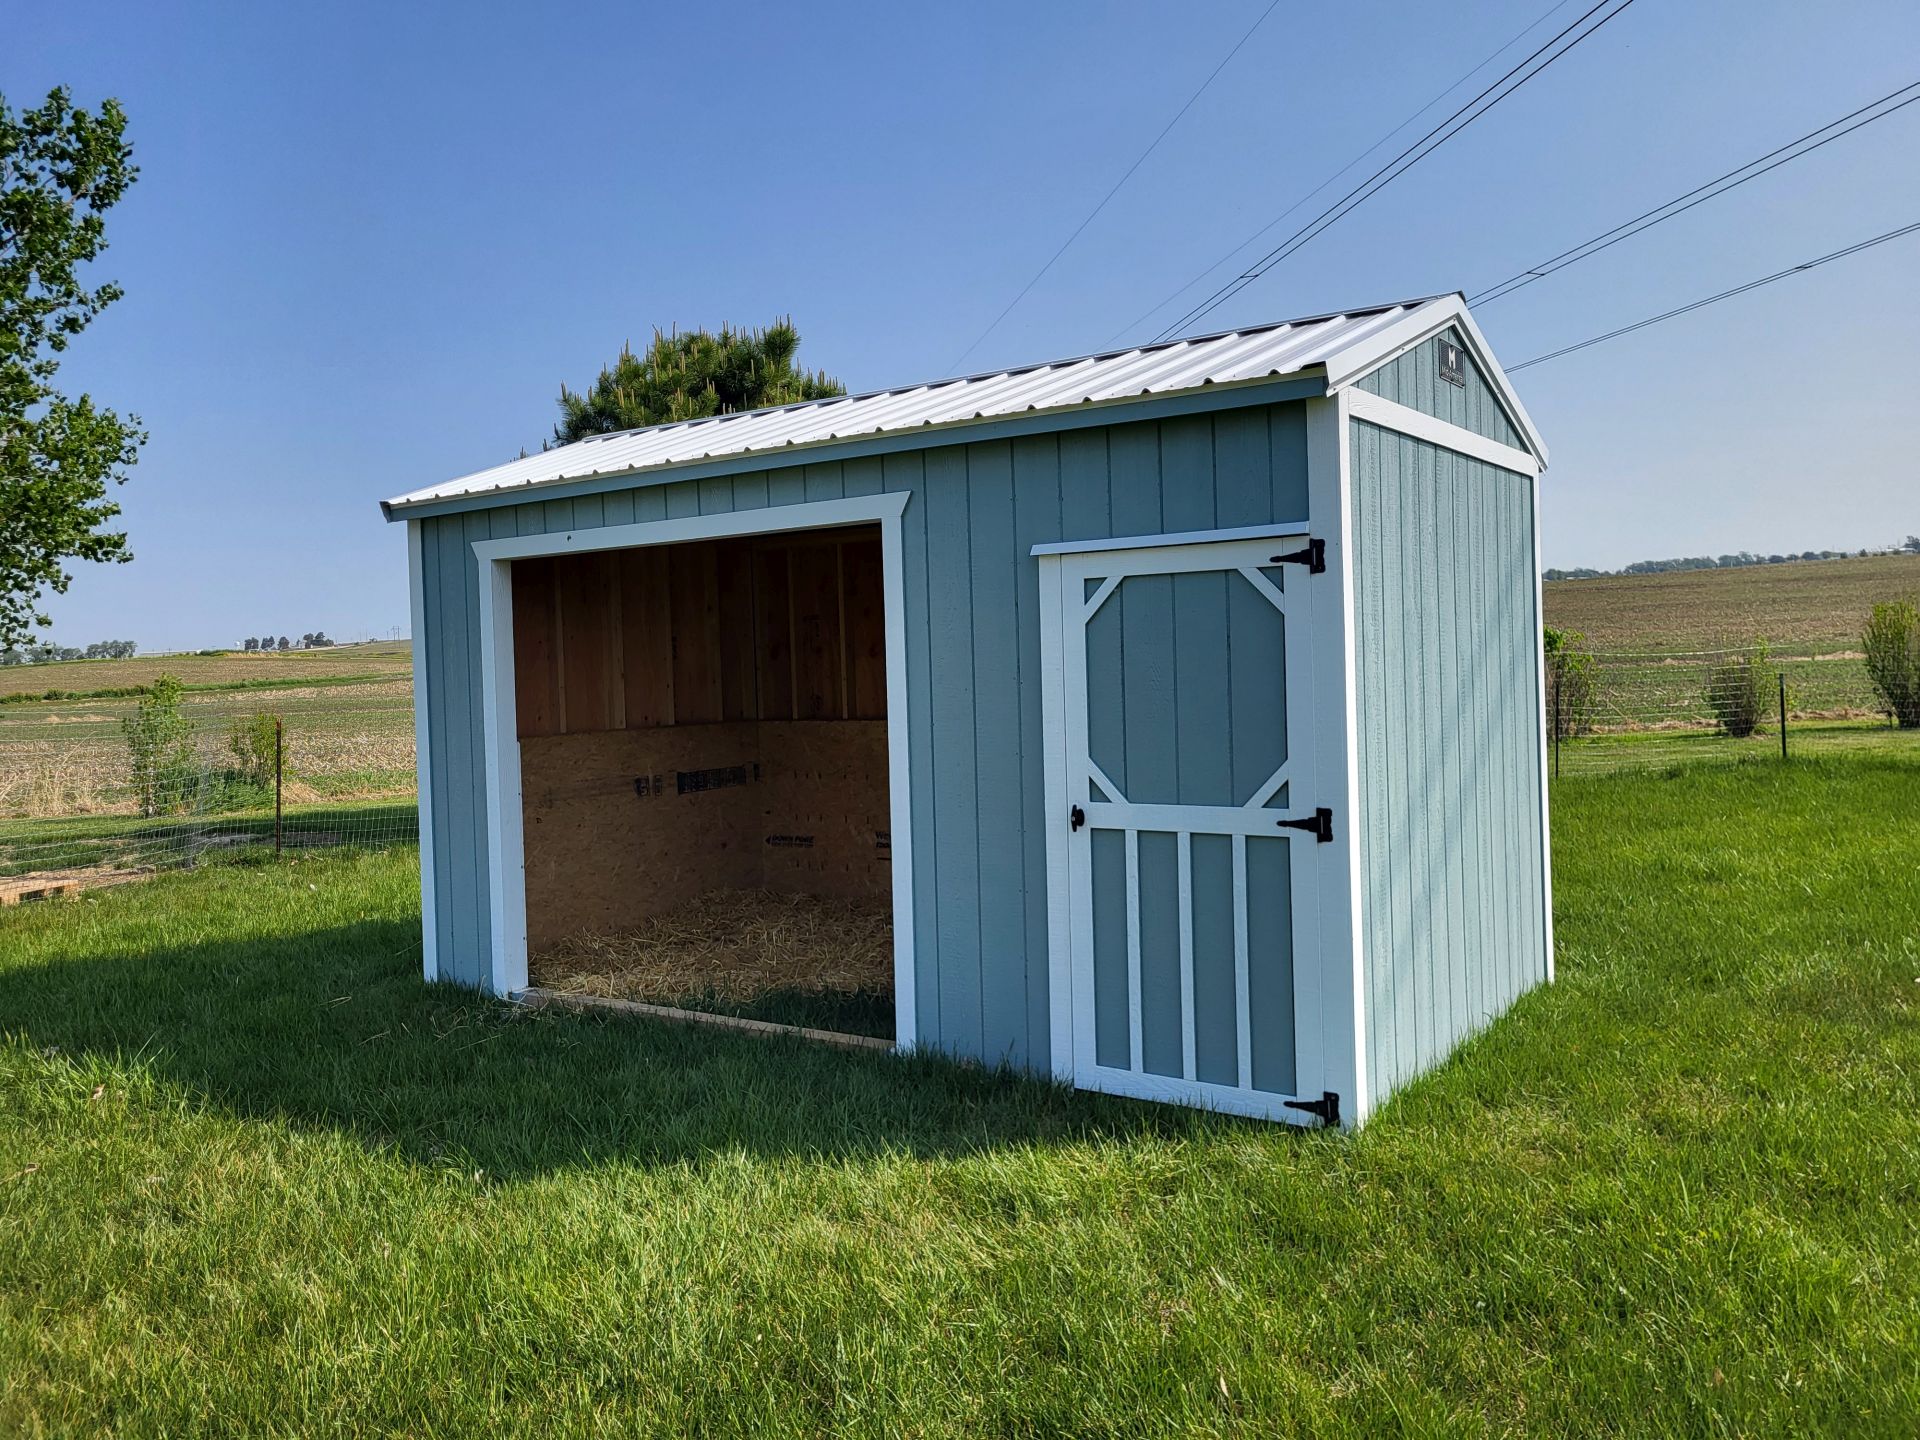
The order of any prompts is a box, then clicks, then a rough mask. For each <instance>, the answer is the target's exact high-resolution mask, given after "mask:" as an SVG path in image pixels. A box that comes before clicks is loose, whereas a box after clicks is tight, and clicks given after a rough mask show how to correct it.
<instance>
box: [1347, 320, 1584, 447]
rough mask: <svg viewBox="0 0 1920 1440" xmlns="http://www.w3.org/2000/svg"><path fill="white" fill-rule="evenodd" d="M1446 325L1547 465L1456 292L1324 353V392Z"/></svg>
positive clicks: (1534, 430) (1540, 443) (1522, 409)
mask: <svg viewBox="0 0 1920 1440" xmlns="http://www.w3.org/2000/svg"><path fill="white" fill-rule="evenodd" d="M1450 325H1457V326H1459V327H1460V333H1461V336H1462V338H1464V339H1465V340H1466V342H1467V350H1468V353H1470V354H1471V355H1472V356H1473V358H1474V360H1475V362H1476V363H1477V364H1478V365H1479V366H1480V369H1481V370H1482V371H1483V372H1484V373H1485V375H1486V377H1487V383H1488V385H1489V386H1491V387H1492V390H1493V394H1494V399H1495V400H1496V401H1498V403H1499V405H1500V407H1501V409H1503V410H1505V411H1506V412H1507V418H1508V419H1509V420H1511V421H1513V424H1514V428H1515V429H1517V430H1518V431H1519V432H1520V433H1521V435H1523V436H1524V437H1525V438H1526V442H1527V448H1528V450H1529V451H1530V452H1531V453H1532V456H1533V458H1534V459H1535V460H1536V462H1537V467H1538V468H1541V469H1544V468H1545V467H1546V464H1547V446H1546V442H1545V441H1544V440H1542V439H1541V438H1540V431H1539V429H1538V427H1536V426H1535V425H1534V423H1533V417H1532V416H1530V415H1529V414H1527V407H1526V406H1524V405H1522V404H1521V403H1520V396H1519V394H1518V392H1516V391H1515V390H1514V388H1513V382H1512V381H1511V380H1509V379H1508V378H1507V372H1506V371H1504V370H1502V369H1501V368H1500V362H1499V361H1498V360H1496V359H1494V356H1493V351H1492V349H1491V348H1490V347H1489V346H1488V344H1487V337H1486V336H1485V335H1483V334H1482V333H1481V331H1480V327H1479V326H1478V325H1477V324H1475V323H1474V319H1473V315H1472V314H1471V313H1470V312H1469V311H1468V309H1467V302H1466V301H1465V300H1464V299H1463V298H1462V297H1461V296H1460V295H1458V294H1453V295H1443V296H1441V297H1439V298H1438V299H1435V300H1430V301H1428V302H1427V303H1426V304H1425V305H1422V306H1421V307H1420V308H1419V309H1417V310H1413V311H1410V312H1408V313H1407V314H1406V315H1405V316H1404V317H1402V318H1401V319H1399V320H1397V321H1395V322H1394V323H1393V324H1392V325H1390V326H1388V327H1387V328H1386V329H1384V330H1381V331H1376V332H1375V333H1373V334H1371V335H1368V336H1366V337H1364V338H1363V339H1361V340H1359V341H1356V342H1355V343H1354V344H1352V345H1350V346H1348V347H1347V348H1346V349H1345V350H1342V351H1340V352H1339V353H1338V354H1335V355H1332V356H1330V357H1328V359H1327V364H1326V371H1327V392H1328V393H1329V394H1332V393H1333V392H1335V391H1338V390H1345V389H1349V388H1351V387H1352V386H1353V385H1354V384H1355V383H1356V382H1357V381H1359V380H1361V379H1363V378H1364V377H1366V376H1368V375H1370V374H1372V373H1373V372H1374V371H1375V370H1378V369H1379V368H1380V367H1381V366H1383V365H1388V364H1391V363H1392V362H1393V361H1395V360H1398V359H1399V358H1400V357H1401V356H1402V355H1404V354H1406V353H1407V352H1408V351H1409V350H1412V349H1414V348H1415V347H1417V346H1419V345H1423V344H1425V343H1426V342H1427V341H1428V340H1431V339H1432V338H1433V337H1434V336H1435V335H1438V334H1440V333H1441V332H1442V331H1444V330H1445V329H1446V328H1447V327H1448V326H1450Z"/></svg>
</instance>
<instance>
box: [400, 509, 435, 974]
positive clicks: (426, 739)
mask: <svg viewBox="0 0 1920 1440" xmlns="http://www.w3.org/2000/svg"><path fill="white" fill-rule="evenodd" d="M420 524H421V522H420V521H418V520H409V521H408V522H407V591H408V601H409V608H410V613H411V616H412V624H413V635H412V638H411V639H410V640H409V641H408V646H409V649H410V652H411V655H412V665H413V772H414V791H415V795H416V797H417V799H418V802H419V812H420V971H421V974H422V976H423V977H424V978H425V979H426V980H428V981H429V982H432V981H434V980H438V979H439V978H440V926H439V910H438V907H437V906H436V905H435V903H434V891H433V743H432V742H433V727H432V724H431V721H430V719H429V716H428V714H427V703H428V697H429V692H430V691H431V689H432V687H431V686H430V685H429V684H428V683H427V665H426V653H427V571H426V563H425V562H426V555H425V553H424V540H423V538H422V535H421V531H420Z"/></svg>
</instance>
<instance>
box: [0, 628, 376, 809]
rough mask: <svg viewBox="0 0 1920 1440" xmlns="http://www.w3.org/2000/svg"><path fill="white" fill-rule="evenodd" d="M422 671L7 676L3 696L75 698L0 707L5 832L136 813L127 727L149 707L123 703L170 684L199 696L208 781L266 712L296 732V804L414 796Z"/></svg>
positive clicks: (230, 669)
mask: <svg viewBox="0 0 1920 1440" xmlns="http://www.w3.org/2000/svg"><path fill="white" fill-rule="evenodd" d="M411 665H412V660H411V654H410V649H409V647H408V645H407V643H406V642H405V641H400V642H381V643H375V644H368V645H341V646H336V647H334V648H333V649H329V650H310V651H289V652H287V653H286V654H284V655H282V654H272V655H253V656H249V655H245V654H230V655H224V656H194V655H184V656H182V655H173V656H159V657H151V658H149V657H139V658H135V659H132V660H76V661H70V662H67V663H64V664H56V665H34V666H13V667H8V668H7V669H4V670H0V689H4V687H6V686H12V687H14V690H13V692H12V693H14V694H15V695H20V694H28V695H33V696H43V695H45V693H46V692H47V691H48V690H58V691H61V692H69V693H70V694H71V695H72V696H73V697H75V698H58V699H43V698H36V699H17V698H16V699H15V700H13V701H11V702H10V703H5V704H0V828H4V827H5V818H4V817H12V818H16V819H19V818H26V817H64V816H72V815H88V814H114V813H121V814H125V813H128V812H130V811H132V810H133V809H134V801H133V795H132V792H131V790H130V789H129V787H128V765H127V748H126V741H125V739H124V736H123V732H122V726H123V724H124V722H125V721H126V719H127V718H128V717H129V716H131V715H132V714H133V713H134V710H135V707H136V706H137V705H138V704H139V699H138V697H137V696H136V695H128V694H114V693H111V692H114V691H124V690H127V689H129V688H132V687H136V686H144V685H148V684H151V683H152V681H153V679H154V677H155V676H156V675H158V674H160V673H162V672H165V673H170V674H172V675H174V676H176V677H177V678H179V679H180V680H181V681H182V682H183V683H184V684H186V685H187V686H188V687H189V688H188V692H187V693H186V694H185V695H184V696H183V697H182V699H181V711H182V713H183V714H184V715H186V716H187V717H188V719H189V720H190V721H191V722H192V724H193V727H194V731H195V740H196V747H197V749H198V750H199V752H200V755H201V758H202V762H203V764H204V765H205V766H206V767H207V768H208V770H209V771H214V770H218V768H219V767H220V766H222V765H223V764H231V763H232V762H231V759H230V757H229V756H228V755H227V753H226V749H225V746H226V737H227V732H228V728H229V727H230V726H231V724H232V723H233V722H234V721H235V720H236V719H239V718H242V717H245V716H248V715H253V714H256V713H261V712H265V713H270V714H273V715H277V716H279V717H280V718H281V719H282V721H283V722H284V724H285V728H286V765H287V773H288V784H287V794H288V798H289V799H291V800H293V801H295V802H300V803H311V802H316V801H323V800H340V801H347V802H358V801H364V800H368V799H377V798H381V797H392V796H402V795H409V794H412V793H413V787H414V770H413V684H412V679H413V677H412V669H411ZM22 677H31V678H29V679H23V678H22ZM96 691H97V692H107V693H101V694H93V693H91V692H96Z"/></svg>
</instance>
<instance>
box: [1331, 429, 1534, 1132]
mask: <svg viewBox="0 0 1920 1440" xmlns="http://www.w3.org/2000/svg"><path fill="white" fill-rule="evenodd" d="M1352 465H1353V478H1352V483H1353V516H1354V520H1353V529H1354V594H1355V607H1356V611H1357V613H1356V617H1355V623H1356V626H1357V629H1358V635H1357V653H1356V659H1357V672H1358V673H1357V675H1356V683H1357V685H1358V688H1359V694H1358V697H1357V699H1358V707H1359V714H1360V717H1361V723H1360V730H1359V742H1360V757H1359V758H1360V803H1361V812H1362V813H1361V815H1360V817H1359V825H1360V835H1361V874H1360V877H1359V884H1360V886H1361V896H1362V904H1363V911H1364V913H1363V929H1362V935H1361V944H1362V950H1363V963H1364V965H1365V967H1366V973H1365V976H1364V984H1365V988H1366V998H1367V1017H1368V1057H1369V1071H1370V1075H1369V1078H1370V1084H1371V1091H1372V1095H1373V1097H1374V1102H1375V1103H1376V1104H1377V1103H1379V1102H1380V1101H1382V1100H1384V1099H1385V1098H1386V1097H1387V1096H1388V1095H1389V1094H1391V1093H1392V1092H1393V1091H1394V1090H1395V1089H1397V1088H1398V1087H1399V1086H1400V1085H1402V1084H1404V1083H1405V1082H1406V1081H1408V1080H1409V1079H1411V1078H1412V1077H1414V1076H1415V1075H1417V1074H1419V1073H1421V1072H1422V1071H1424V1070H1426V1069H1428V1068H1430V1067H1431V1066H1433V1065H1435V1064H1438V1063H1439V1062H1440V1061H1441V1060H1442V1059H1444V1058H1445V1056H1446V1055H1447V1054H1448V1052H1449V1051H1451V1050H1452V1048H1453V1047H1454V1046H1455V1045H1456V1044H1458V1043H1459V1041H1460V1040H1462V1039H1463V1038H1465V1037H1466V1036H1468V1035H1470V1034H1472V1033H1474V1032H1475V1031H1477V1030H1479V1029H1481V1028H1482V1027H1483V1026H1485V1025H1486V1024H1487V1023H1488V1022H1489V1021H1490V1020H1491V1019H1493V1017H1495V1016H1496V1015H1498V1014H1500V1013H1501V1012H1502V1011H1504V1010H1505V1009H1506V1008H1507V1007H1508V1006H1509V1005H1511V1004H1512V1003H1513V1001H1514V1000H1515V998H1517V997H1518V996H1519V995H1520V994H1522V993H1523V992H1524V991H1526V990H1527V989H1529V988H1531V987H1532V986H1534V985H1536V984H1538V983H1540V982H1541V981H1542V980H1544V979H1545V978H1546V917H1545V913H1544V910H1543V906H1544V903H1545V900H1544V892H1543V887H1542V875H1543V866H1544V863H1545V849H1544V837H1543V836H1542V834H1541V831H1540V792H1539V785H1540V771H1539V759H1538V749H1537V746H1538V743H1539V737H1538V733H1537V730H1538V725H1539V716H1538V711H1537V704H1538V699H1537V695H1536V690H1535V685H1536V677H1535V671H1534V666H1535V664H1536V663H1537V662H1536V661H1535V659H1534V653H1535V651H1536V650H1537V649H1538V647H1539V617H1538V616H1537V615H1536V614H1535V613H1534V609H1535V604H1534V588H1533V550H1532V544H1533V541H1532V534H1533V515H1532V505H1533V482H1532V481H1531V480H1530V479H1528V478H1526V477H1524V476H1519V475H1515V474H1513V473H1512V472H1510V471H1505V470H1501V469H1498V468H1496V467H1494V466H1491V465H1488V464H1486V463H1484V462H1482V461H1478V460H1473V459H1470V458H1468V457H1465V456H1462V455H1458V454H1455V453H1453V452H1451V451H1446V450H1442V449H1439V448H1438V447H1436V446H1433V445H1430V444H1427V443H1426V442H1424V441H1420V440H1414V439H1411V438H1409V437H1406V436H1402V435H1398V434H1394V433H1392V432H1389V431H1386V430H1382V429H1380V428H1379V427H1377V426H1373V425H1369V424H1365V423H1362V422H1356V423H1355V424H1354V426H1353V433H1352Z"/></svg>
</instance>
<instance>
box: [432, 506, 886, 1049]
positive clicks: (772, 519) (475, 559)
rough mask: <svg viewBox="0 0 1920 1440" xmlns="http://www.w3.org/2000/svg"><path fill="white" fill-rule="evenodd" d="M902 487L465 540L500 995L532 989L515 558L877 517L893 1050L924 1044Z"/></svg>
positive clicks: (494, 983) (493, 963)
mask: <svg viewBox="0 0 1920 1440" xmlns="http://www.w3.org/2000/svg"><path fill="white" fill-rule="evenodd" d="M910 499H911V496H910V495H908V494H907V493H905V492H888V493H885V494H879V495H860V496H849V497H847V498H845V499H840V500H813V501H806V502H803V503H797V504H793V505H774V506H766V507H754V508H750V509H744V510H730V511H725V512H721V513H716V514H711V515H692V516H682V517H679V518H670V519H665V520H642V521H637V522H635V523H633V524H626V525H600V526H582V527H580V528H579V529H575V530H561V531H552V532H549V533H547V534H543V535H520V536H511V537H502V538H500V539H497V540H475V541H473V542H472V543H471V546H470V547H469V548H470V551H471V557H470V559H469V561H468V563H470V564H472V565H474V566H476V567H477V570H478V581H479V615H480V693H479V706H480V711H481V715H482V721H483V726H482V728H483V731H484V737H483V738H484V747H485V748H484V752H483V753H484V759H485V767H486V830H487V886H488V898H489V903H490V905H491V919H492V940H493V946H492V955H491V957H490V965H489V971H488V979H489V986H490V988H491V989H492V991H493V993H494V994H496V995H501V996H513V995H517V994H518V993H520V992H521V991H523V990H525V989H526V988H527V887H526V858H525V855H524V853H523V841H524V824H525V822H524V818H523V815H522V810H521V806H522V800H521V790H520V739H519V734H518V729H517V726H516V724H515V720H514V709H515V697H514V684H513V658H514V657H513V561H515V560H517V559H527V558H531V557H535V556H546V555H574V554H585V553H590V552H594V551H601V550H625V549H631V548H637V547H642V546H652V545H674V544H679V543H681V542H683V541H688V540H711V539H718V538H723V537H731V536H740V535H775V534H785V533H789V532H792V531H796V530H817V529H831V528H834V527H837V526H841V525H853V524H874V525H877V526H878V527H879V530H880V552H881V575H880V583H881V592H882V597H883V603H884V610H885V624H886V667H887V792H888V793H887V801H888V809H889V813H890V817H891V823H892V826H893V831H892V846H893V849H892V854H893V998H894V1048H895V1049H897V1050H902V1051H907V1050H912V1049H913V1048H915V1046H916V1045H917V1044H918V1043H919V1042H920V1040H921V1038H922V1037H921V1036H920V1034H919V1031H918V1028H917V1027H918V1011H917V1008H916V998H915V992H916V984H915V982H916V980H917V978H918V970H917V968H916V967H917V965H918V957H917V954H916V949H915V936H914V928H913V916H914V910H913V892H914V879H915V872H914V855H913V803H914V799H915V796H914V794H913V790H912V785H911V777H912V773H913V772H912V766H911V755H910V751H909V746H910V741H911V732H912V723H911V713H910V711H909V709H908V701H907V606H906V588H905V586H906V582H905V579H904V564H905V555H904V546H903V540H902V534H901V517H902V515H904V514H905V512H906V508H907V504H908V501H909V500H910Z"/></svg>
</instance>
